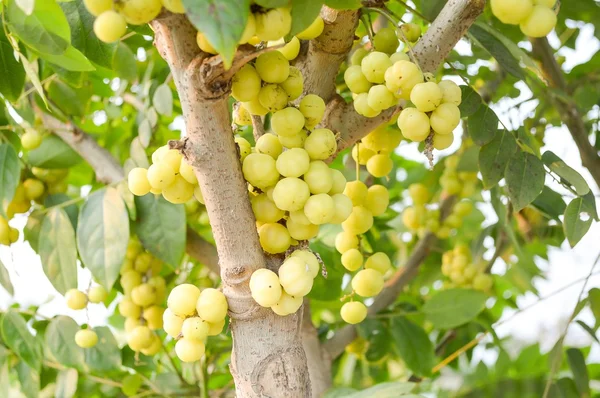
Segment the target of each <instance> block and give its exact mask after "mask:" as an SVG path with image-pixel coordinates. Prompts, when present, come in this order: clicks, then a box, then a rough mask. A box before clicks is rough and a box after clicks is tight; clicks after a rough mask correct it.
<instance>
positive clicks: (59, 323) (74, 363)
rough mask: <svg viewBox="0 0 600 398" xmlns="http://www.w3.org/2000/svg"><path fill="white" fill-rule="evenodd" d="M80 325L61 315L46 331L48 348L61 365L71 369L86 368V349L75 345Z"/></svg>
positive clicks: (51, 322)
mask: <svg viewBox="0 0 600 398" xmlns="http://www.w3.org/2000/svg"><path fill="white" fill-rule="evenodd" d="M79 329H80V328H79V325H77V323H76V322H75V321H74V320H73V319H72V318H69V317H68V316H64V315H59V316H57V317H56V318H54V319H52V320H51V321H50V324H49V325H48V328H47V329H46V336H45V338H46V347H48V350H49V351H50V353H51V354H52V356H53V357H54V359H56V360H57V361H58V362H59V363H61V364H62V365H64V366H66V367H69V368H77V369H83V368H84V360H85V354H84V349H83V348H80V347H79V346H78V345H77V344H75V334H76V333H77V331H79Z"/></svg>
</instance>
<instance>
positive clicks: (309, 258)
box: [291, 250, 321, 278]
mask: <svg viewBox="0 0 600 398" xmlns="http://www.w3.org/2000/svg"><path fill="white" fill-rule="evenodd" d="M291 257H298V258H300V259H301V260H302V261H304V264H305V265H306V267H307V268H308V269H309V271H310V275H311V277H312V278H315V277H316V276H317V275H318V274H319V271H320V270H321V265H320V264H319V260H317V257H316V256H315V255H314V254H313V253H311V252H310V251H308V250H295V251H294V252H293V253H292V255H291Z"/></svg>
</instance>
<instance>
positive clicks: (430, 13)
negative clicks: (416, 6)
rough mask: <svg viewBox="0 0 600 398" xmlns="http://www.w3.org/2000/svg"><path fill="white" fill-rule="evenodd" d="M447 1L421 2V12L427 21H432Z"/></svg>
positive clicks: (425, 0)
mask: <svg viewBox="0 0 600 398" xmlns="http://www.w3.org/2000/svg"><path fill="white" fill-rule="evenodd" d="M446 2H447V0H421V12H422V13H423V16H424V17H425V18H427V20H429V21H433V20H434V19H435V18H436V17H437V16H438V14H439V13H440V11H442V8H444V6H445V5H446Z"/></svg>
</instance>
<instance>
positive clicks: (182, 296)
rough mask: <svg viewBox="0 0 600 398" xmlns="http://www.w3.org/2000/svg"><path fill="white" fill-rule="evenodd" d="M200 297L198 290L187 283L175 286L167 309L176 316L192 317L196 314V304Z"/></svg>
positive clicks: (168, 300)
mask: <svg viewBox="0 0 600 398" xmlns="http://www.w3.org/2000/svg"><path fill="white" fill-rule="evenodd" d="M198 297H200V289H198V288H197V287H196V286H194V285H191V284H189V283H184V284H182V285H179V286H175V287H174V288H173V290H171V293H170V294H169V298H168V299H167V307H168V308H169V309H170V310H171V311H172V312H173V313H174V314H175V315H177V316H179V317H182V318H183V317H186V316H190V315H194V312H196V303H197V302H198Z"/></svg>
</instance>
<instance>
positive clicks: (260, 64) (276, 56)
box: [254, 51, 290, 98]
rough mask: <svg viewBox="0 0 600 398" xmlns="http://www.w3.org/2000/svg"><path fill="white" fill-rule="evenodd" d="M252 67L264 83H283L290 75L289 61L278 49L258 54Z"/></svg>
mask: <svg viewBox="0 0 600 398" xmlns="http://www.w3.org/2000/svg"><path fill="white" fill-rule="evenodd" d="M254 67H255V68H256V71H257V72H258V74H259V75H260V78H261V79H262V80H263V81H264V82H266V83H283V82H284V81H285V80H286V79H287V78H288V76H289V75H290V63H289V61H288V60H287V59H286V58H285V57H284V56H283V54H282V53H280V52H279V51H269V52H266V53H263V54H261V55H259V56H258V58H256V62H255V63H254ZM286 98H287V96H286Z"/></svg>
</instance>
